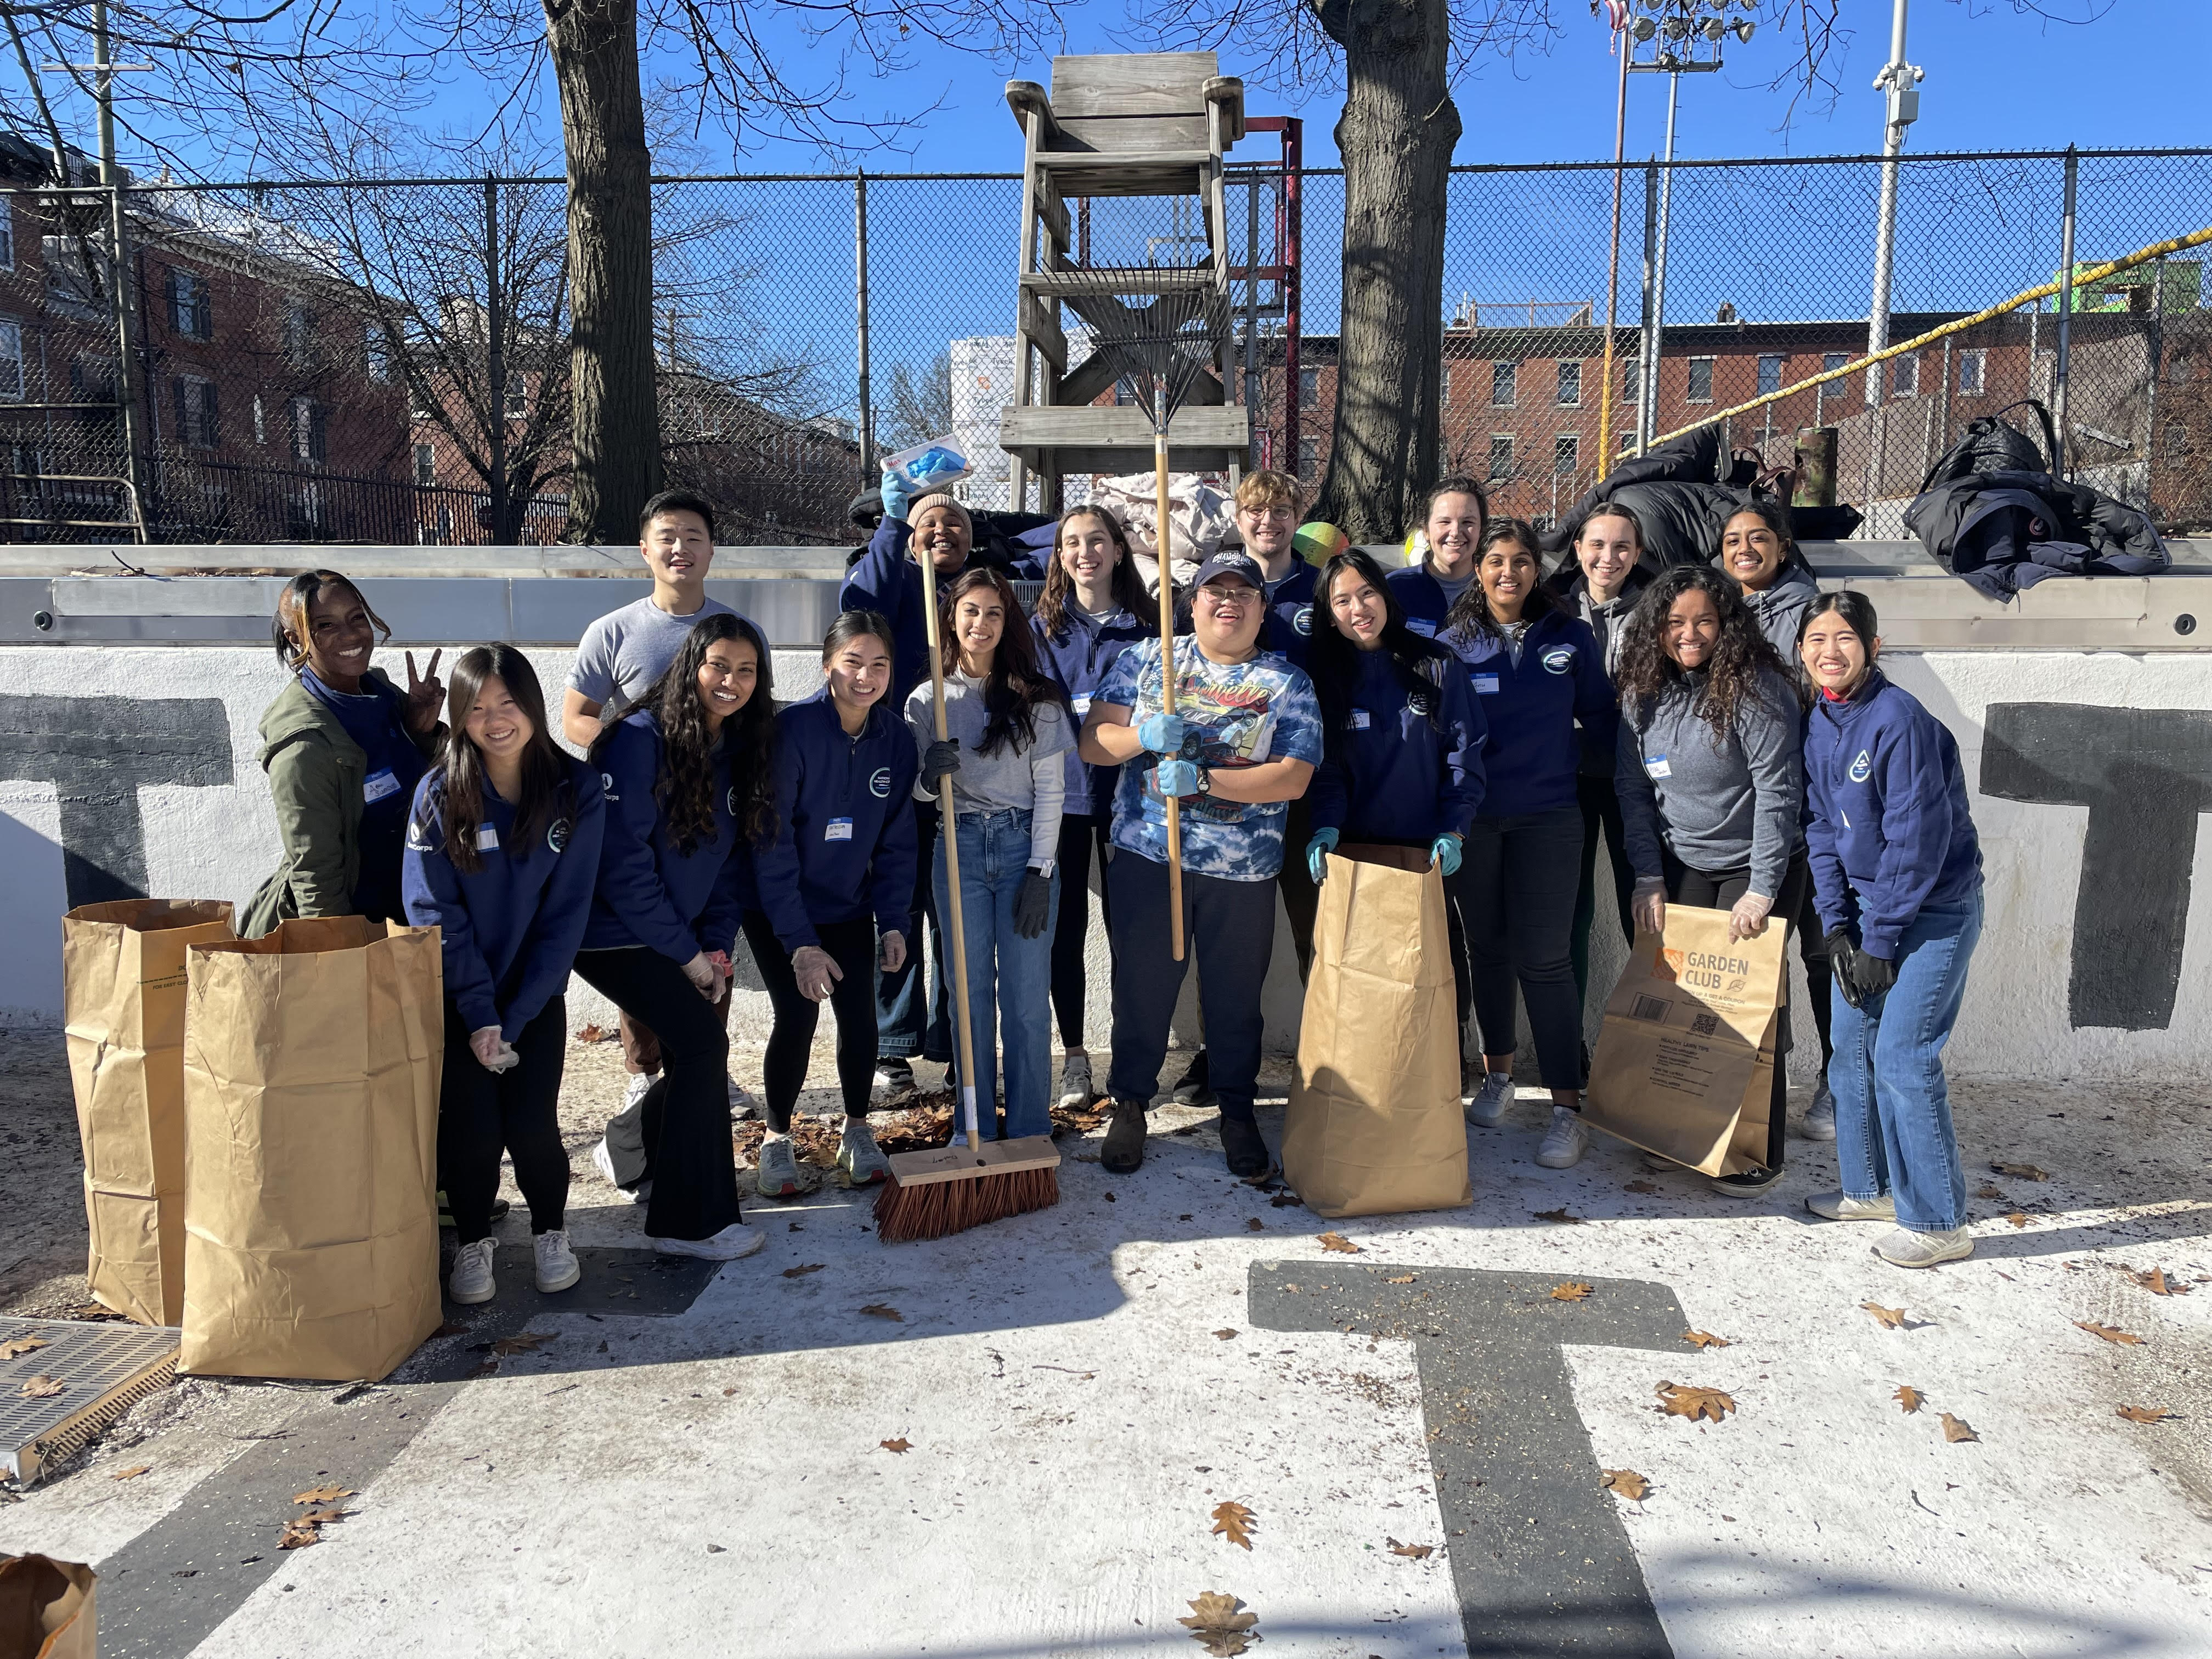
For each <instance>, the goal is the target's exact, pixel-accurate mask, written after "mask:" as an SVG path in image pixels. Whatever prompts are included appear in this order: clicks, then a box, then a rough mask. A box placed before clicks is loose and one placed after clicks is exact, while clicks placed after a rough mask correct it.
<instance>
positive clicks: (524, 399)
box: [507, 368, 530, 421]
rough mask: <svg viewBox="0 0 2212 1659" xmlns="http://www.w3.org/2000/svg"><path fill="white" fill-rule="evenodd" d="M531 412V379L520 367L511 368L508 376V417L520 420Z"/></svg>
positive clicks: (511, 419) (512, 419)
mask: <svg viewBox="0 0 2212 1659" xmlns="http://www.w3.org/2000/svg"><path fill="white" fill-rule="evenodd" d="M529 413H530V381H529V379H528V377H527V376H526V375H525V374H523V372H522V371H521V370H520V369H519V368H517V369H510V370H509V371H508V372H507V419H508V420H510V421H519V420H521V419H522V418H523V417H524V416H526V415H528V414H529Z"/></svg>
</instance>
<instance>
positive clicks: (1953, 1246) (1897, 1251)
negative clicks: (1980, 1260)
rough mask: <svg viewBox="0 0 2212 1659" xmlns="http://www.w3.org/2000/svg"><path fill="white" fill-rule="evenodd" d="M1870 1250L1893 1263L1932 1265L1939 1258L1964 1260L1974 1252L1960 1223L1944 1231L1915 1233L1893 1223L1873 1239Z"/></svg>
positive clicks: (1972, 1245) (1918, 1265)
mask: <svg viewBox="0 0 2212 1659" xmlns="http://www.w3.org/2000/svg"><path fill="white" fill-rule="evenodd" d="M1874 1253H1875V1255H1878V1256H1880V1257H1881V1259H1882V1260H1883V1261H1887V1262H1888V1263H1889V1265H1890V1266H1891V1267H1935V1266H1936V1264H1937V1263H1939V1262H1944V1261H1965V1260H1966V1258H1967V1257H1968V1256H1970V1255H1973V1253H1974V1241H1973V1239H1972V1237H1969V1236H1968V1234H1967V1232H1966V1229H1965V1228H1964V1227H1954V1228H1953V1229H1952V1230H1951V1231H1949V1232H1948V1233H1915V1232H1908V1231H1905V1229H1904V1228H1902V1227H1893V1228H1891V1229H1890V1230H1889V1231H1887V1232H1886V1233H1884V1234H1883V1235H1882V1236H1881V1237H1880V1238H1878V1239H1876V1240H1875V1245H1874Z"/></svg>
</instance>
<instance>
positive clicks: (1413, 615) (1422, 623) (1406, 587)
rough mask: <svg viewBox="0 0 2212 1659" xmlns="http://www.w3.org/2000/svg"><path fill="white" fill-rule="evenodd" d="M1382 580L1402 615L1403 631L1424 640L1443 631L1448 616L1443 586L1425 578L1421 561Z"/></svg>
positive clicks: (1426, 571)
mask: <svg viewBox="0 0 2212 1659" xmlns="http://www.w3.org/2000/svg"><path fill="white" fill-rule="evenodd" d="M1383 580H1384V581H1386V582H1388V583H1389V585H1390V592H1392V594H1393V595H1395V597H1396V599H1397V601H1398V608H1399V609H1400V610H1401V611H1404V612H1405V613H1406V626H1407V627H1408V628H1410V629H1413V631H1414V632H1415V633H1416V634H1419V635H1423V636H1424V637H1425V638H1428V639H1434V638H1436V637H1437V635H1439V634H1441V633H1443V631H1444V618H1445V617H1447V616H1449V615H1450V614H1451V607H1452V602H1451V601H1450V600H1449V599H1446V598H1445V597H1444V590H1443V585H1442V584H1441V583H1439V582H1438V581H1437V579H1436V578H1435V577H1434V576H1431V574H1429V567H1428V564H1427V562H1425V561H1424V562H1422V563H1419V564H1412V565H1407V567H1406V568H1404V569H1402V570H1391V571H1386V572H1384V573H1383Z"/></svg>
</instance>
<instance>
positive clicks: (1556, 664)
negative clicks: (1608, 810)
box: [1438, 611, 1620, 818]
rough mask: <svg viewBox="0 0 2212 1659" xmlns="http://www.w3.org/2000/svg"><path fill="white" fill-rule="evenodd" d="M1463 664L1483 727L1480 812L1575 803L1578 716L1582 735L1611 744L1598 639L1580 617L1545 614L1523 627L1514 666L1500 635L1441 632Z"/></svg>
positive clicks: (1607, 686) (1609, 693) (1608, 693)
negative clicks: (1486, 732)
mask: <svg viewBox="0 0 2212 1659" xmlns="http://www.w3.org/2000/svg"><path fill="white" fill-rule="evenodd" d="M1438 643H1440V644H1442V645H1445V646H1448V647H1450V648H1451V649H1452V650H1453V651H1455V652H1456V653H1458V655H1459V658H1460V660H1461V661H1462V662H1463V663H1464V664H1466V665H1467V673H1468V682H1469V683H1470V684H1472V685H1473V686H1474V692H1475V702H1476V704H1477V706H1478V707H1480V709H1481V710H1482V717H1483V720H1484V723H1485V724H1486V726H1487V727H1488V728H1489V732H1490V738H1489V741H1488V742H1487V743H1486V744H1485V745H1484V746H1483V751H1482V769H1483V791H1484V793H1483V800H1482V816H1483V817H1498V818H1510V817H1526V816H1528V814H1529V813H1531V812H1549V811H1555V810H1556V809H1558V808H1559V807H1562V806H1572V805H1575V801H1576V793H1575V775H1576V773H1577V770H1578V769H1580V767H1581V763H1582V754H1583V736H1582V734H1580V733H1577V732H1576V730H1575V722H1576V721H1577V720H1580V721H1581V722H1582V726H1583V732H1585V733H1587V734H1588V735H1589V741H1591V742H1593V743H1600V744H1610V743H1612V742H1613V734H1614V733H1615V732H1616V731H1618V729H1619V727H1620V708H1619V706H1618V705H1617V704H1616V703H1615V702H1614V701H1613V682H1612V681H1611V680H1609V679H1607V678H1606V672H1605V659H1604V656H1603V653H1601V652H1600V651H1599V649H1598V643H1597V636H1596V635H1594V634H1592V633H1591V632H1590V629H1589V623H1586V622H1584V621H1583V619H1582V618H1581V617H1573V616H1569V615H1568V614H1567V613H1566V612H1565V611H1548V612H1547V613H1546V614H1545V615H1543V616H1541V617H1538V618H1537V619H1536V620H1535V621H1534V622H1533V623H1530V624H1529V625H1528V633H1527V634H1526V635H1524V636H1523V637H1522V643H1521V660H1520V661H1519V662H1518V663H1516V662H1515V661H1514V660H1513V656H1512V653H1511V652H1510V651H1509V650H1508V649H1507V647H1506V641H1505V640H1504V637H1503V636H1502V635H1492V634H1488V633H1485V632H1483V631H1482V630H1481V629H1468V631H1466V632H1463V633H1457V632H1455V633H1453V634H1450V635H1444V636H1443V637H1442V638H1441V639H1440V640H1439V641H1438Z"/></svg>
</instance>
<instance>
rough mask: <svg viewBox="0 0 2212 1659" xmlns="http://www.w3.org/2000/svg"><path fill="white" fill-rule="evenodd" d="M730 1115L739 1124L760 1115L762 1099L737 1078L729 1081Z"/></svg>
mask: <svg viewBox="0 0 2212 1659" xmlns="http://www.w3.org/2000/svg"><path fill="white" fill-rule="evenodd" d="M729 1084H730V1115H731V1116H732V1117H733V1118H735V1119H736V1120H737V1121H738V1122H740V1123H742V1122H744V1121H745V1120H746V1119H747V1118H750V1117H758V1116H759V1115H760V1109H761V1104H760V1097H758V1096H757V1095H756V1094H754V1093H753V1091H751V1090H750V1089H748V1088H746V1087H745V1085H744V1084H742V1083H740V1082H738V1080H737V1079H735V1078H732V1079H729Z"/></svg>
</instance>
